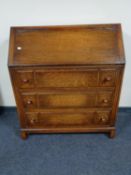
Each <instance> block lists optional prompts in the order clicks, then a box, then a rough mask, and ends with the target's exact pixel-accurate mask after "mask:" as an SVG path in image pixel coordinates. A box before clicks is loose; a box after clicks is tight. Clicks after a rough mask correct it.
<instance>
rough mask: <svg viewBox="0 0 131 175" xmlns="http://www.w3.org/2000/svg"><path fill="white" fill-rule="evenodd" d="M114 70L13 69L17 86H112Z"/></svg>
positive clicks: (114, 78) (114, 77)
mask: <svg viewBox="0 0 131 175" xmlns="http://www.w3.org/2000/svg"><path fill="white" fill-rule="evenodd" d="M116 72H117V71H116V70H114V69H113V70H97V69H91V70H77V71H76V70H69V71H67V70H59V71H57V70H55V71H53V70H52V69H51V70H28V71H27V70H19V71H15V76H16V84H17V86H19V88H35V87H36V88H87V87H114V86H115V82H116Z"/></svg>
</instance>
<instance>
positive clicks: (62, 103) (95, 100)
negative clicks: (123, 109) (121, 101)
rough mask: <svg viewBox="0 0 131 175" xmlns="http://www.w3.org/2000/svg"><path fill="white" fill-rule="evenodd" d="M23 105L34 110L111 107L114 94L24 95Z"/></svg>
mask: <svg viewBox="0 0 131 175" xmlns="http://www.w3.org/2000/svg"><path fill="white" fill-rule="evenodd" d="M22 99H23V105H24V107H25V108H26V109H27V110H28V109H33V108H39V109H43V108H45V109H46V108H75V107H110V106H111V105H112V101H113V92H112V91H105V92H86V93H82V92H81V93H80V92H79V93H78V92H76V93H58V94H43V93H40V94H26V93H25V94H22Z"/></svg>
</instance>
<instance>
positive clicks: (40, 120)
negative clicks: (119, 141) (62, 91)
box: [26, 111, 111, 128]
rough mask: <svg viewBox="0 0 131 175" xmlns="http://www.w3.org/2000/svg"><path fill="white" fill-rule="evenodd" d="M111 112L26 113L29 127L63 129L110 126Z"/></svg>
mask: <svg viewBox="0 0 131 175" xmlns="http://www.w3.org/2000/svg"><path fill="white" fill-rule="evenodd" d="M110 114H111V112H110V111H97V112H96V111H89V112H86V113H85V112H83V113H26V120H27V125H28V126H29V127H34V128H35V127H36V128H39V127H43V128H53V127H54V128H62V127H86V126H87V127H88V126H97V125H98V126H104V125H110Z"/></svg>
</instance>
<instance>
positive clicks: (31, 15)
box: [0, 0, 131, 106]
mask: <svg viewBox="0 0 131 175" xmlns="http://www.w3.org/2000/svg"><path fill="white" fill-rule="evenodd" d="M115 22H120V23H122V28H123V33H124V34H123V35H124V44H125V51H126V60H127V65H126V71H125V77H124V84H123V88H122V95H121V101H120V106H131V78H130V77H131V0H115V1H114V0H108V1H106V0H54V1H53V0H52V1H51V0H22V1H18V0H11V1H9V0H0V106H14V105H15V101H14V97H13V92H12V88H11V84H10V80H9V74H8V69H7V57H8V40H9V30H10V26H14V25H15V26H16V25H17V26H19V25H59V24H88V23H115Z"/></svg>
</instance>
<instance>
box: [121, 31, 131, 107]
mask: <svg viewBox="0 0 131 175" xmlns="http://www.w3.org/2000/svg"><path fill="white" fill-rule="evenodd" d="M123 39H124V49H125V57H126V66H125V73H124V79H123V87H122V93H121V94H122V95H121V103H120V105H121V106H131V92H130V89H131V79H130V78H131V70H130V69H131V48H130V46H131V35H129V34H127V33H123Z"/></svg>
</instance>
